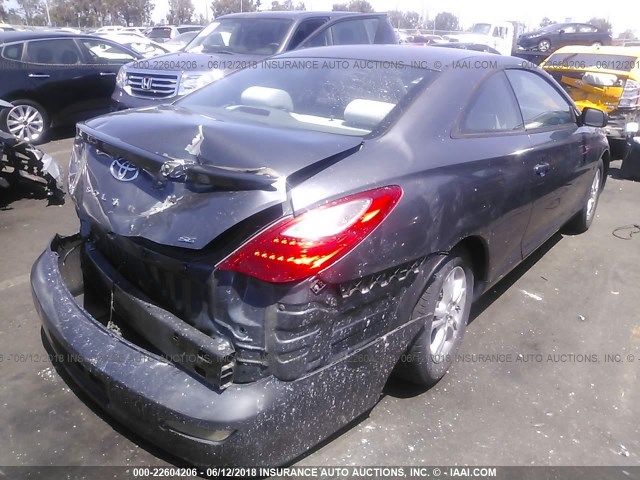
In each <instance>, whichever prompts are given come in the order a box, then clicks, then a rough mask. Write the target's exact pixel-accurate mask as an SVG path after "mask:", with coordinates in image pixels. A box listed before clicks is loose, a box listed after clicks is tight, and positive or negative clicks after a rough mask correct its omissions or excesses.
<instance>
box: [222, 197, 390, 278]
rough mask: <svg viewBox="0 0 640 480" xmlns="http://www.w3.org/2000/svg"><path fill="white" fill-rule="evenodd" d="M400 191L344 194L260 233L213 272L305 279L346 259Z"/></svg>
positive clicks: (283, 220) (383, 216)
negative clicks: (221, 271) (230, 271)
mask: <svg viewBox="0 0 640 480" xmlns="http://www.w3.org/2000/svg"><path fill="white" fill-rule="evenodd" d="M401 196H402V189H401V188H400V187H398V186H395V185H394V186H389V187H383V188H378V189H376V190H369V191H366V192H362V193H357V194H355V195H350V196H348V197H345V198H341V199H340V200H336V201H333V202H330V203H328V204H326V205H322V206H320V207H317V208H314V209H312V210H308V211H306V212H305V213H303V214H301V215H299V216H297V217H287V218H283V219H282V220H280V221H278V222H276V223H275V224H274V225H272V226H270V227H268V228H267V229H266V230H264V231H262V232H261V233H259V234H258V235H256V236H255V237H253V238H252V239H250V240H249V241H248V242H247V243H245V244H244V245H242V246H241V247H240V248H239V249H238V250H236V251H235V252H233V253H232V254H231V255H229V256H228V257H227V258H226V259H224V260H223V261H222V262H221V263H220V264H219V265H218V266H217V268H219V269H221V270H233V271H235V272H241V273H245V274H247V275H250V276H252V277H256V278H259V279H260V280H264V281H266V282H276V283H282V282H294V281H298V280H302V279H304V278H308V277H310V276H312V275H314V274H315V273H317V272H319V271H321V270H323V269H325V268H327V267H328V266H329V265H331V264H333V263H335V262H336V261H337V260H338V259H340V258H342V257H343V256H344V255H346V254H347V253H348V252H349V251H350V250H352V249H353V248H354V247H355V246H356V245H358V244H359V243H360V242H361V241H362V240H364V239H365V238H366V237H367V235H369V234H370V233H371V232H372V231H373V230H374V229H375V228H376V227H377V226H378V225H380V223H381V222H382V221H383V220H384V219H385V218H386V216H387V215H389V213H390V212H391V210H393V207H394V206H395V205H396V204H397V203H398V200H400V197H401Z"/></svg>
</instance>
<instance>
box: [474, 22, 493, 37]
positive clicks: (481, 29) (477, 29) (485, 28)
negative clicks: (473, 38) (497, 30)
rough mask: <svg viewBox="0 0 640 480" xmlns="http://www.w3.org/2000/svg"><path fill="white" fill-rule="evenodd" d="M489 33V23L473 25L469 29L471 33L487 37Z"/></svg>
mask: <svg viewBox="0 0 640 480" xmlns="http://www.w3.org/2000/svg"><path fill="white" fill-rule="evenodd" d="M490 31H491V24H490V23H476V24H474V25H473V28H472V29H471V33H477V34H479V35H489V32H490Z"/></svg>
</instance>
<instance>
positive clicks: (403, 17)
mask: <svg viewBox="0 0 640 480" xmlns="http://www.w3.org/2000/svg"><path fill="white" fill-rule="evenodd" d="M388 15H389V20H390V21H391V25H393V26H394V27H395V28H408V29H416V28H421V27H422V26H423V25H422V18H420V14H418V12H400V11H398V10H394V11H391V12H389V13H388Z"/></svg>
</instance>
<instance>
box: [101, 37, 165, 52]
mask: <svg viewBox="0 0 640 480" xmlns="http://www.w3.org/2000/svg"><path fill="white" fill-rule="evenodd" d="M99 36H100V37H101V38H106V39H108V40H111V41H113V42H116V43H118V44H119V45H124V46H125V47H127V48H129V49H131V50H133V51H134V52H136V53H138V54H139V55H141V56H143V57H145V58H150V57H155V56H158V55H163V54H165V53H169V49H167V48H166V47H165V44H162V45H161V44H159V43H156V42H154V41H153V40H151V39H150V38H148V37H145V36H144V35H131V34H130V32H112V33H103V34H100V35H99Z"/></svg>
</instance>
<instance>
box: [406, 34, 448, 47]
mask: <svg viewBox="0 0 640 480" xmlns="http://www.w3.org/2000/svg"><path fill="white" fill-rule="evenodd" d="M442 42H446V40H444V39H443V38H442V37H441V36H440V35H409V36H408V37H406V38H405V40H404V41H403V42H402V43H407V44H409V45H414V46H426V45H433V44H434V43H442Z"/></svg>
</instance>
